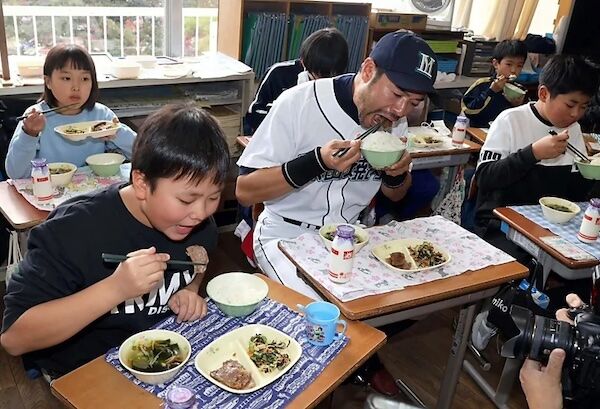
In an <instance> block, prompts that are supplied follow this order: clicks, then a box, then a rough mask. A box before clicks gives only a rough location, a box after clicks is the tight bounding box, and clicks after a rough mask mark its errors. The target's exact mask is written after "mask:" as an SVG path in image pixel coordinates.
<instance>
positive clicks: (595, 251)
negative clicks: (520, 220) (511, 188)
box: [509, 202, 600, 259]
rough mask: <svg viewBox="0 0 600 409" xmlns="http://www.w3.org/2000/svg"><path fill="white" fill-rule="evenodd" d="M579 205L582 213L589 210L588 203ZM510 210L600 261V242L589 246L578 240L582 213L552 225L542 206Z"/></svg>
mask: <svg viewBox="0 0 600 409" xmlns="http://www.w3.org/2000/svg"><path fill="white" fill-rule="evenodd" d="M577 205H578V206H579V207H580V208H581V211H582V212H585V209H587V207H588V203H587V202H581V203H577ZM509 208H511V209H513V210H514V211H515V212H517V213H520V214H522V215H523V216H525V217H527V218H528V219H529V220H531V221H532V222H534V223H535V224H537V225H539V226H542V227H544V228H546V229H548V230H550V231H551V232H552V233H554V234H556V235H557V236H560V237H562V238H563V239H565V240H568V241H569V242H571V243H573V244H574V245H576V246H577V247H579V248H580V249H582V250H584V251H587V252H588V253H590V254H591V255H593V256H594V257H596V258H597V259H600V242H596V243H594V244H587V243H583V242H581V241H579V240H578V239H577V232H579V227H580V226H581V218H582V217H583V216H582V213H580V214H579V215H577V216H575V217H573V218H572V219H571V220H569V221H568V222H567V223H564V224H556V223H550V222H549V221H548V220H546V219H545V218H544V215H543V214H542V207H541V206H540V205H529V206H509Z"/></svg>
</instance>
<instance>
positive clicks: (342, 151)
mask: <svg viewBox="0 0 600 409" xmlns="http://www.w3.org/2000/svg"><path fill="white" fill-rule="evenodd" d="M382 125H383V124H382V123H381V122H380V123H377V124H375V125H373V126H372V127H370V128H369V129H367V130H366V131H364V132H363V133H361V134H360V135H358V136H357V137H356V138H355V140H357V141H362V140H363V139H365V138H366V137H367V136H369V135H371V134H372V133H373V132H376V131H377V130H378V129H379V128H381V126H382ZM349 150H350V148H342V149H339V150H338V151H337V152H335V153H334V154H333V156H334V157H336V158H341V157H342V156H344V155H345V154H346V152H348V151H349Z"/></svg>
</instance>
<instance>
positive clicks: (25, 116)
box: [16, 102, 79, 121]
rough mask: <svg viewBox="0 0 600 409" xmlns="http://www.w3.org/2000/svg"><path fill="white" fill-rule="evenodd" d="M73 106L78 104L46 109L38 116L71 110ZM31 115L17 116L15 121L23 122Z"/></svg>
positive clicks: (29, 113)
mask: <svg viewBox="0 0 600 409" xmlns="http://www.w3.org/2000/svg"><path fill="white" fill-rule="evenodd" d="M75 105H79V103H78V102H76V103H74V104H69V105H64V106H62V107H56V108H52V109H47V110H45V111H40V114H47V113H48V112H54V111H60V110H61V109H67V108H71V107H74V106H75ZM31 114H33V112H28V113H27V114H25V115H21V116H18V117H17V118H16V120H17V121H21V120H23V119H25V118H27V117H28V116H29V115H31Z"/></svg>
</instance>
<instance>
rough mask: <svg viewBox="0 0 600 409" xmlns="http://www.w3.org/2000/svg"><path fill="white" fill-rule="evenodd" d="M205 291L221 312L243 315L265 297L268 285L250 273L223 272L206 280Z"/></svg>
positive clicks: (233, 315) (247, 313)
mask: <svg viewBox="0 0 600 409" xmlns="http://www.w3.org/2000/svg"><path fill="white" fill-rule="evenodd" d="M206 293H207V294H208V296H209V297H210V298H211V299H212V300H213V301H214V303H215V304H216V305H217V307H218V308H219V309H220V310H221V311H222V312H223V314H225V315H227V316H229V317H245V316H246V315H250V314H252V313H253V312H254V311H255V310H256V308H257V307H258V306H259V304H260V303H261V302H262V300H264V299H265V297H266V296H267V294H268V293H269V286H268V285H267V283H265V282H264V281H263V280H262V279H260V278H258V277H256V276H255V275H253V274H250V273H225V274H221V275H218V276H217V277H215V278H213V279H212V280H210V281H209V282H208V284H207V285H206Z"/></svg>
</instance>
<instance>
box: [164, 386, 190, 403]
mask: <svg viewBox="0 0 600 409" xmlns="http://www.w3.org/2000/svg"><path fill="white" fill-rule="evenodd" d="M165 402H166V404H167V408H169V409H187V408H191V407H192V406H193V405H194V403H196V393H195V392H194V390H193V389H191V388H188V387H187V386H183V385H173V386H171V387H170V388H169V389H168V390H167V393H166V394H165Z"/></svg>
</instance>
